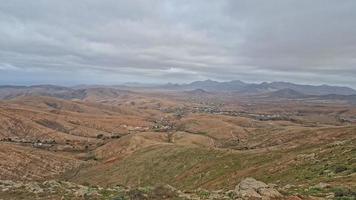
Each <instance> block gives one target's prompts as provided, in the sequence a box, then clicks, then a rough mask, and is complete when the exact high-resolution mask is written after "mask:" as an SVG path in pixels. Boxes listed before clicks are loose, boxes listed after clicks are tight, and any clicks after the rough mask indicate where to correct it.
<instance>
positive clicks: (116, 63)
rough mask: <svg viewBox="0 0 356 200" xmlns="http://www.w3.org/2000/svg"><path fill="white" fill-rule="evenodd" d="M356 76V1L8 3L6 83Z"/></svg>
mask: <svg viewBox="0 0 356 200" xmlns="http://www.w3.org/2000/svg"><path fill="white" fill-rule="evenodd" d="M355 77H356V1H354V0H342V1H337V0H333V1H331V0H330V1H329V0H312V1H311V0H293V1H292V0H271V1H265V0H260V1H258V0H246V1H241V0H210V1H208V0H169V1H168V0H126V1H124V0H51V1H49V0H34V1H29V0H11V1H8V0H0V84H41V83H52V84H64V85H73V84H81V83H86V84H117V83H123V82H150V83H163V82H190V81H194V80H204V79H215V80H233V79H239V80H243V81H247V82H261V81H292V82H297V83H312V84H324V83H327V84H334V85H348V86H352V87H354V88H356V78H355Z"/></svg>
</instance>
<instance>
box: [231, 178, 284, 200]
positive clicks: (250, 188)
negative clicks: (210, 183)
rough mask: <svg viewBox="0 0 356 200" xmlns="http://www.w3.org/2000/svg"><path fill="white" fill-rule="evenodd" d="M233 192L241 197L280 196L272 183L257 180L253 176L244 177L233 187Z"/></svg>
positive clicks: (269, 199) (267, 198)
mask: <svg viewBox="0 0 356 200" xmlns="http://www.w3.org/2000/svg"><path fill="white" fill-rule="evenodd" d="M235 193H236V195H237V197H238V198H241V199H251V200H253V199H255V200H272V199H279V198H281V197H282V195H281V193H279V192H278V191H277V190H276V189H274V188H273V186H272V185H267V184H266V183H264V182H261V181H257V180H256V179H254V178H245V179H244V180H242V181H241V182H240V183H239V184H238V185H237V186H236V188H235Z"/></svg>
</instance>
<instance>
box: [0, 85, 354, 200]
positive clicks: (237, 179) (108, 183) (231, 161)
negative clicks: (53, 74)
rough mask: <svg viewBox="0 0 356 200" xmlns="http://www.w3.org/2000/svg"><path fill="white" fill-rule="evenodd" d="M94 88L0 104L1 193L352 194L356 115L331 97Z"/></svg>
mask: <svg viewBox="0 0 356 200" xmlns="http://www.w3.org/2000/svg"><path fill="white" fill-rule="evenodd" d="M51 88H52V86H51ZM59 90H60V91H62V90H63V88H59ZM85 91H86V95H85V97H84V98H81V99H79V98H74V99H67V98H61V97H59V98H57V97H53V95H52V96H49V95H44V96H43V95H42V96H41V95H40V96H39V94H31V95H18V96H16V95H14V96H16V97H13V98H11V99H7V100H2V101H0V116H1V118H0V154H1V156H2V162H0V166H1V168H0V169H1V177H0V180H2V181H3V183H2V182H1V181H0V188H1V187H4V188H8V189H5V190H4V191H2V192H0V196H4V197H11V196H16V197H18V198H20V197H21V196H23V195H25V194H26V195H29V196H35V197H36V196H37V197H38V199H41V198H42V197H44V196H46V195H47V196H50V195H52V196H53V198H54V199H59V198H60V196H61V195H60V194H61V192H60V191H59V189H60V190H61V191H65V195H66V196H67V198H70V199H83V198H84V196H83V195H84V193H85V195H90V196H91V197H92V198H93V199H110V198H111V197H114V196H115V195H119V196H120V195H122V196H126V197H127V196H130V195H132V192H133V191H136V192H137V193H138V194H140V195H146V196H147V195H148V196H150V195H151V196H152V199H155V198H156V199H157V198H159V199H160V198H163V197H162V195H163V196H164V195H168V194H170V195H172V198H171V199H174V198H176V199H177V198H181V199H206V198H207V197H206V198H205V197H204V195H202V192H203V193H204V194H206V195H207V196H209V198H210V197H211V198H213V196H214V195H215V196H216V198H218V199H219V198H227V199H229V198H230V197H231V198H232V197H233V196H234V195H235V196H236V195H240V191H237V190H236V188H235V187H237V185H239V184H240V183H241V182H243V181H244V180H245V179H246V178H248V177H253V178H255V179H257V180H260V181H263V182H265V183H269V184H275V187H274V188H275V189H276V190H278V191H279V192H280V193H281V195H282V196H283V199H288V198H294V197H295V196H296V195H298V198H300V199H316V198H317V197H321V198H329V197H328V196H330V195H337V194H339V193H337V192H338V191H343V192H344V193H342V194H343V195H344V196H345V197H349V196H350V195H352V194H353V191H355V188H356V182H355V181H354V179H355V178H356V177H355V174H356V173H355V169H356V165H355V164H356V163H355V162H354V157H356V154H355V153H356V152H355V148H354V146H355V142H356V135H355V132H356V120H355V119H354V116H355V114H356V107H355V105H354V104H352V103H349V102H348V101H339V100H337V101H335V98H336V97H335V96H334V95H333V96H331V95H329V96H328V98H329V100H327V101H326V100H323V101H321V99H320V97H321V96H312V95H304V94H301V93H299V92H296V91H294V90H291V89H282V90H279V91H275V92H271V93H265V94H261V95H260V94H259V95H256V96H249V95H247V96H240V95H235V94H234V93H231V94H229V95H226V96H221V93H220V92H212V91H205V90H202V89H196V90H191V91H173V92H172V91H167V92H165V91H157V90H155V91H150V90H143V89H142V88H140V89H138V90H135V91H128V90H121V89H118V88H98V87H95V88H89V89H85ZM15 94H17V93H16V92H15ZM182 94H184V95H182ZM325 99H326V98H325ZM337 99H339V96H337ZM340 155H342V156H340ZM247 180H251V179H247ZM11 181H12V182H11ZM48 181H51V182H48ZM53 181H54V182H53ZM320 184H321V185H327V187H326V186H325V187H324V186H323V187H322V189H320V188H319V189H315V187H319V186H318V185H320ZM16 185H22V186H21V187H22V188H33V187H36V188H37V189H34V190H33V191H39V192H38V193H34V192H33V191H32V189H31V190H30V189H22V190H20V189H18V188H16V187H15V186H16ZM117 185H121V186H120V187H118V186H117ZM167 185H169V187H168V186H167ZM162 187H163V188H165V189H162ZM50 188H52V189H50ZM55 188H57V189H55ZM70 188H76V189H73V190H72V189H70ZM80 188H82V189H83V191H82V189H80ZM100 188H101V189H100ZM140 188H141V189H140ZM142 188H146V189H142ZM167 188H168V189H167ZM234 188H235V191H234V192H232V193H229V191H230V192H231V190H234ZM136 189H137V190H136ZM50 190H53V193H50V192H49V191H50ZM79 191H82V192H83V193H78V192H79ZM90 191H92V192H94V191H95V193H92V192H90ZM158 191H161V192H163V193H164V194H162V193H159V192H158ZM39 194H41V195H42V197H41V198H40V197H39V196H38V195H39ZM160 195H161V196H160ZM229 195H230V196H229ZM231 195H232V196H231ZM37 197H36V198H37ZM109 197H110V198H109ZM188 197H189V198H188ZM129 198H131V199H132V198H133V197H132V196H131V197H129ZM231 198H230V199H231ZM43 199H45V198H43ZM168 199H169V198H168ZM232 199H233V198H232Z"/></svg>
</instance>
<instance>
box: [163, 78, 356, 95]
mask: <svg viewBox="0 0 356 200" xmlns="http://www.w3.org/2000/svg"><path fill="white" fill-rule="evenodd" d="M162 87H163V88H166V89H173V90H195V89H203V90H206V91H212V92H236V93H241V94H262V93H269V92H274V91H278V90H284V89H290V90H293V91H295V92H298V93H302V94H305V95H329V94H336V95H354V94H356V90H354V89H352V88H349V87H340V86H330V85H317V86H316V85H301V84H295V83H289V82H270V83H267V82H263V83H260V84H256V83H245V82H242V81H239V80H234V81H228V82H218V81H213V80H205V81H195V82H192V83H189V84H180V85H179V84H166V85H164V86H162Z"/></svg>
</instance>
